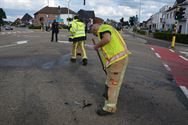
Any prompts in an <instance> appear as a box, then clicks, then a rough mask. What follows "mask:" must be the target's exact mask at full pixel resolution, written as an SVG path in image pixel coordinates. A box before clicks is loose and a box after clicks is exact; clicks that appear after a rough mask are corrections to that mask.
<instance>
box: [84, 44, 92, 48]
mask: <svg viewBox="0 0 188 125" xmlns="http://www.w3.org/2000/svg"><path fill="white" fill-rule="evenodd" d="M85 46H87V47H91V48H93V46H94V45H91V44H85Z"/></svg>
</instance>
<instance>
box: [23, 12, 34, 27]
mask: <svg viewBox="0 0 188 125" xmlns="http://www.w3.org/2000/svg"><path fill="white" fill-rule="evenodd" d="M21 22H22V24H24V25H28V24H32V22H33V17H31V16H30V15H29V14H28V13H26V14H25V15H24V16H23V17H22V19H21Z"/></svg>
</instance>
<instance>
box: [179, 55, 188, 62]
mask: <svg viewBox="0 0 188 125" xmlns="http://www.w3.org/2000/svg"><path fill="white" fill-rule="evenodd" d="M179 57H180V58H182V59H184V60H185V61H188V59H187V58H185V57H183V56H179Z"/></svg>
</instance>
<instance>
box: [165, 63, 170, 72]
mask: <svg viewBox="0 0 188 125" xmlns="http://www.w3.org/2000/svg"><path fill="white" fill-rule="evenodd" d="M163 65H164V67H165V68H166V70H168V71H171V69H170V67H169V66H168V65H167V64H166V63H163Z"/></svg>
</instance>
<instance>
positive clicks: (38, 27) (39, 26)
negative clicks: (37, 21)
mask: <svg viewBox="0 0 188 125" xmlns="http://www.w3.org/2000/svg"><path fill="white" fill-rule="evenodd" d="M28 28H29V29H41V25H30V26H28Z"/></svg>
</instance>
